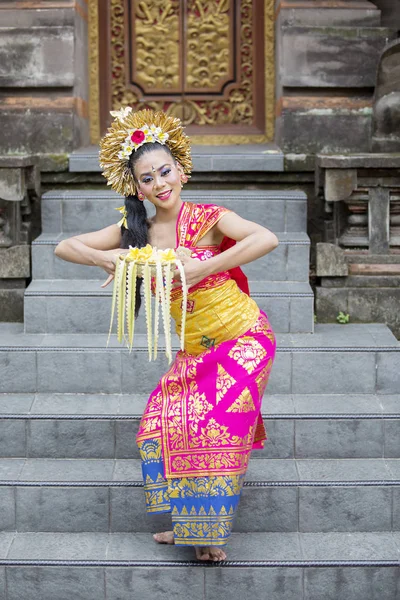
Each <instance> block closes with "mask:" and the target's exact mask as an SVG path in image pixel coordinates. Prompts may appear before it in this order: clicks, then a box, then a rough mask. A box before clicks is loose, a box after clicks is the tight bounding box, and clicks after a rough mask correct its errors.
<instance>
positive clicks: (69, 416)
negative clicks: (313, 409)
mask: <svg viewBox="0 0 400 600" xmlns="http://www.w3.org/2000/svg"><path fill="white" fill-rule="evenodd" d="M261 416H262V418H263V419H265V420H272V419H273V420H278V419H279V420H284V421H285V420H296V421H302V420H306V421H310V420H313V421H318V420H322V421H323V420H332V419H334V420H335V421H336V420H343V419H346V420H347V419H349V420H353V419H400V412H398V413H382V412H380V413H343V412H341V413H334V412H333V413H262V415H261ZM141 418H142V416H141V415H140V414H132V413H125V414H124V413H121V414H115V413H82V414H76V413H75V414H74V413H56V412H54V413H27V412H21V413H1V412H0V421H3V420H7V419H10V420H13V419H14V420H21V419H28V420H43V421H47V420H48V421H50V420H55V421H140V420H141ZM0 460H1V459H0Z"/></svg>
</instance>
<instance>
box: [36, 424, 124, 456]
mask: <svg viewBox="0 0 400 600" xmlns="http://www.w3.org/2000/svg"><path fill="white" fill-rule="evenodd" d="M114 438H115V434H114V422H113V421H111V420H109V421H107V420H105V421H103V420H101V421H99V420H96V421H90V420H88V421H86V420H79V421H75V420H71V421H69V420H57V417H56V416H55V418H54V419H51V420H50V419H45V420H40V419H39V420H35V419H32V420H30V421H29V423H28V445H27V454H28V456H32V457H33V456H36V457H41V458H42V457H54V458H57V457H59V456H63V457H70V458H87V457H91V458H109V457H111V458H112V457H113V456H114Z"/></svg>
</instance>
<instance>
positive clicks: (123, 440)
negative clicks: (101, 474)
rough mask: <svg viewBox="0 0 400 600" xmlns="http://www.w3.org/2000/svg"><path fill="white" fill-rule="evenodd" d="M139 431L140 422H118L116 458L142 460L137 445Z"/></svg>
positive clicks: (116, 427)
mask: <svg viewBox="0 0 400 600" xmlns="http://www.w3.org/2000/svg"><path fill="white" fill-rule="evenodd" d="M138 431H139V420H135V421H117V422H116V423H115V457H116V458H140V454H139V449H138V447H137V445H136V435H137V432H138Z"/></svg>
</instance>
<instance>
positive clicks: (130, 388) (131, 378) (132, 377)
mask: <svg viewBox="0 0 400 600" xmlns="http://www.w3.org/2000/svg"><path fill="white" fill-rule="evenodd" d="M121 363H122V383H121V392H122V393H123V394H132V393H136V394H137V393H145V394H147V393H149V392H151V391H152V390H153V389H154V388H155V387H156V386H157V385H158V382H159V380H160V378H161V375H162V374H163V373H165V372H166V371H167V368H168V361H167V359H166V357H165V356H162V357H161V356H160V358H157V361H156V362H155V363H153V362H149V360H148V354H147V352H137V353H135V352H133V351H132V353H131V354H130V353H129V351H126V352H123V353H122V354H121Z"/></svg>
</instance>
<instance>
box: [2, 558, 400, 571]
mask: <svg viewBox="0 0 400 600" xmlns="http://www.w3.org/2000/svg"><path fill="white" fill-rule="evenodd" d="M0 566H21V567H23V566H42V567H43V566H49V567H50V566H51V567H53V566H59V567H133V568H135V567H136V568H140V567H153V568H166V567H170V568H174V567H199V568H203V569H204V568H214V569H215V568H220V569H221V568H222V569H224V568H232V567H238V568H243V567H254V568H268V567H294V568H295V567H399V566H400V559H393V560H390V559H389V560H373V559H370V560H224V561H220V562H205V561H196V560H158V561H156V560H100V559H95V560H90V559H86V560H77V559H69V560H68V559H62V560H61V559H51V558H46V559H43V558H42V559H39V558H30V559H29V558H22V559H21V558H2V559H0Z"/></svg>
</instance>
